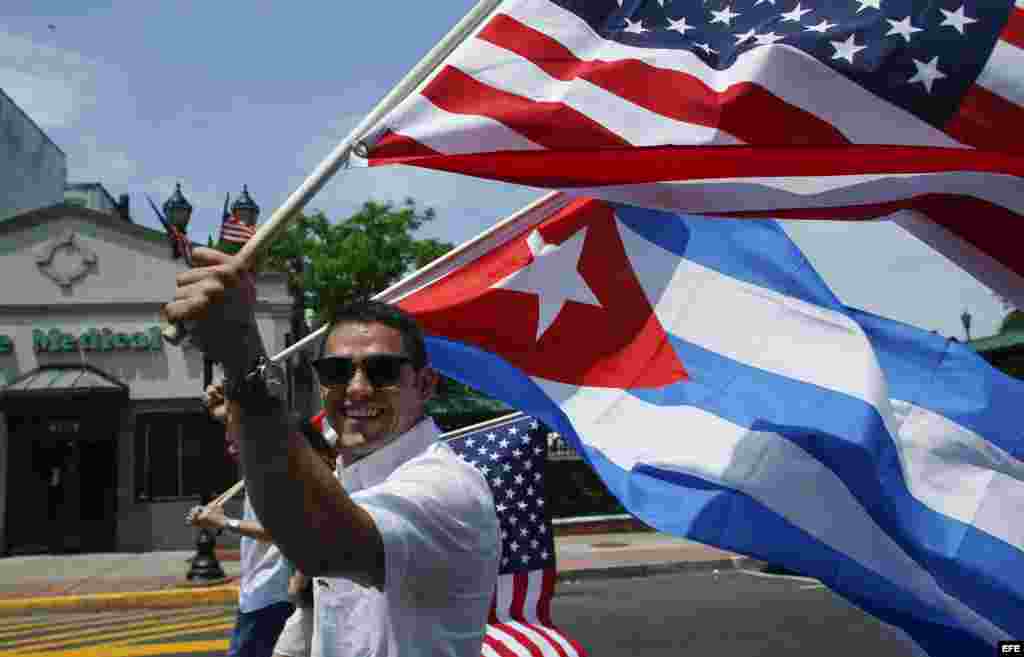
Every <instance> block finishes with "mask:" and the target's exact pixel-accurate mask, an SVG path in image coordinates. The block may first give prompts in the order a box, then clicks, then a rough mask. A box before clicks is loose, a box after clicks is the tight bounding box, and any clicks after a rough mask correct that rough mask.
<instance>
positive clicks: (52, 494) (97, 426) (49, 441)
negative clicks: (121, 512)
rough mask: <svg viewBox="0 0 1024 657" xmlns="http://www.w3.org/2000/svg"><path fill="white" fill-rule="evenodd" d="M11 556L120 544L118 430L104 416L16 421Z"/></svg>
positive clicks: (10, 481)
mask: <svg viewBox="0 0 1024 657" xmlns="http://www.w3.org/2000/svg"><path fill="white" fill-rule="evenodd" d="M8 445H9V446H10V452H9V459H8V473H7V474H8V476H7V523H6V524H7V552H8V553H9V554H38V553H46V552H49V553H64V552H107V551H113V550H114V548H115V546H116V529H117V526H116V518H117V508H116V504H117V469H116V467H117V441H116V427H114V426H110V423H109V421H107V420H105V419H103V418H102V417H101V418H97V419H95V420H89V419H85V418H82V417H66V416H61V417H57V416H45V417H41V416H11V417H9V419H8Z"/></svg>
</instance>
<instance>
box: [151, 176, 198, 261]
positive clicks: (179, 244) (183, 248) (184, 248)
mask: <svg viewBox="0 0 1024 657" xmlns="http://www.w3.org/2000/svg"><path fill="white" fill-rule="evenodd" d="M146 200H147V201H149V207H151V208H153V212H155V213H156V218H157V219H159V220H160V223H161V225H163V227H164V230H165V231H167V237H168V238H169V239H170V240H171V250H172V252H173V254H174V257H175V258H182V259H183V260H184V261H185V264H186V265H188V266H189V267H191V266H192V242H191V241H190V240H189V239H188V235H186V234H185V233H183V232H181V231H180V230H178V228H177V226H175V225H173V224H172V223H171V222H170V221H168V220H167V217H165V216H164V215H163V213H162V212H160V209H159V208H158V207H156V203H154V202H153V199H151V198H150V197H149V194H147V195H146Z"/></svg>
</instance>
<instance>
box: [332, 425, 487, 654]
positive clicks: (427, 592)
mask: <svg viewBox="0 0 1024 657" xmlns="http://www.w3.org/2000/svg"><path fill="white" fill-rule="evenodd" d="M439 435H440V432H439V431H438V429H437V425H436V424H434V421H433V420H432V419H429V418H428V419H425V420H423V421H421V422H420V423H419V424H417V425H416V426H414V427H413V428H412V429H410V430H409V431H408V432H406V433H405V434H404V435H402V436H401V437H400V438H398V439H397V440H395V441H394V442H392V443H390V444H389V445H386V446H385V447H382V448H381V449H380V450H378V451H377V452H374V453H373V454H370V455H369V456H367V457H365V458H363V459H362V460H360V461H358V462H356V463H354V464H352V465H351V466H348V467H347V468H345V469H344V470H343V471H342V473H341V480H342V485H343V486H344V487H345V490H346V491H348V493H349V495H351V496H352V499H353V500H354V501H355V502H356V503H357V504H359V505H360V506H361V507H362V508H363V509H365V510H366V511H367V512H368V513H369V514H370V515H371V516H372V517H373V520H374V522H375V523H376V525H377V529H378V531H380V534H381V537H382V538H383V541H384V553H385V564H386V565H385V580H386V581H385V585H384V590H383V591H379V590H377V589H375V588H372V587H364V586H362V585H360V584H357V583H355V582H353V581H351V580H348V579H344V578H320V577H318V578H316V579H315V581H314V586H313V592H314V602H315V604H314V606H315V610H316V617H315V621H314V629H313V652H312V657H384V656H385V655H387V656H391V657H399V656H400V657H415V656H417V655H424V656H426V655H431V656H433V655H445V656H446V657H479V655H480V647H481V643H482V642H483V636H484V629H485V624H486V622H487V615H488V613H489V611H490V605H491V599H492V596H493V594H494V590H495V586H496V584H497V578H498V558H499V551H500V536H499V531H500V530H499V527H498V520H497V516H496V514H495V511H494V498H493V496H492V495H491V491H490V488H489V487H488V486H487V482H486V481H485V480H484V478H483V475H481V474H480V473H479V472H478V471H477V470H476V468H474V467H472V466H471V465H469V464H468V463H465V462H464V461H462V460H461V459H459V457H458V456H456V455H455V452H453V451H452V449H451V448H450V447H448V445H447V444H445V443H442V442H439V441H438V437H439Z"/></svg>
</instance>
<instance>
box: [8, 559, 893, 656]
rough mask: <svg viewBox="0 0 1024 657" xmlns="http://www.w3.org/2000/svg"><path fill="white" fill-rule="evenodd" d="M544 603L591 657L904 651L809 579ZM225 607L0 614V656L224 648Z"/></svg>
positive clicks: (595, 593) (697, 579) (663, 587)
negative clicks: (30, 614)
mask: <svg viewBox="0 0 1024 657" xmlns="http://www.w3.org/2000/svg"><path fill="white" fill-rule="evenodd" d="M552 615H553V616H554V619H555V622H556V623H558V625H559V627H560V628H561V629H562V630H563V631H565V632H566V633H567V634H569V635H570V636H572V637H573V638H575V639H576V640H577V641H579V642H580V643H582V644H583V645H584V647H586V648H587V649H588V651H589V653H590V655H591V656H592V657H605V656H613V657H678V656H679V655H694V656H705V655H707V656H712V655H713V656H715V657H754V656H756V657H775V656H778V657H783V656H785V657H820V656H821V655H829V656H830V657H846V656H848V657H855V656H856V657H862V656H865V655H868V656H870V657H907V656H908V655H909V651H907V650H906V649H905V647H904V646H903V645H902V644H901V643H900V642H899V641H898V640H897V639H895V638H894V637H893V636H892V634H891V632H890V630H888V629H887V628H886V627H884V626H882V625H880V624H879V623H878V622H877V621H875V620H873V619H872V618H870V617H868V616H866V615H865V614H864V613H862V612H860V611H859V610H857V609H855V608H853V607H852V606H850V605H849V604H847V603H846V602H844V601H843V600H842V599H841V598H839V597H837V596H835V595H833V594H832V593H831V592H829V591H828V590H827V589H825V588H824V587H823V586H822V585H821V584H819V583H817V582H815V581H814V580H807V579H803V578H793V577H778V576H768V575H764V574H761V573H756V572H746V571H730V572H723V573H721V574H718V575H715V574H713V573H679V574H672V575H660V576H655V577H648V578H643V579H640V578H637V579H609V580H590V581H582V582H564V583H562V584H560V585H559V588H558V593H557V595H556V597H555V600H554V603H553V608H552ZM233 621H234V609H233V608H232V607H195V608H192V609H175V610H164V611H119V612H113V611H111V612H99V613H97V612H93V613H89V614H73V615H71V614H59V613H51V614H38V615H34V616H31V617H11V618H2V619H0V657H13V656H14V655H15V654H17V655H18V656H19V657H26V656H33V657H44V656H45V657H145V656H148V655H167V656H171V657H174V656H181V657H184V656H186V655H188V656H191V657H197V656H203V657H205V656H207V655H209V656H213V655H223V654H224V651H225V650H226V648H227V643H228V636H229V635H230V632H231V627H232V625H233Z"/></svg>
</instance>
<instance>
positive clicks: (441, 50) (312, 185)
mask: <svg viewBox="0 0 1024 657" xmlns="http://www.w3.org/2000/svg"><path fill="white" fill-rule="evenodd" d="M501 1H502V0H479V2H477V4H476V6H475V7H473V9H472V10H470V12H469V13H468V14H466V15H465V16H463V18H462V20H460V21H459V22H458V23H457V24H456V25H455V27H453V28H452V29H451V31H450V32H448V34H446V35H445V37H444V38H443V39H441V40H440V41H439V42H437V44H436V45H435V46H434V47H433V48H432V49H431V50H430V52H428V53H427V54H426V56H424V58H423V59H422V60H420V63H419V64H417V65H416V66H415V67H414V68H413V69H412V70H411V71H409V73H408V74H406V76H405V77H404V78H402V80H401V81H400V82H399V83H398V85H396V86H395V87H394V88H393V89H392V90H391V91H390V92H389V93H388V94H387V95H386V96H384V98H383V99H381V101H380V102H379V103H378V104H377V106H376V107H375V108H374V109H373V111H371V112H370V113H369V114H368V115H367V116H366V118H364V119H363V120H362V122H361V123H360V124H359V125H358V126H356V128H355V129H354V130H353V131H352V132H350V133H349V135H348V136H347V137H346V138H345V139H343V140H342V141H341V143H339V144H338V145H337V147H336V148H335V149H334V150H333V151H331V153H330V155H328V156H327V157H326V158H324V160H323V161H322V162H321V163H320V164H319V165H318V166H317V168H316V169H314V171H313V173H312V174H310V175H309V177H308V178H306V180H305V182H303V183H302V185H301V186H299V188H298V189H296V190H295V191H294V192H292V195H291V196H289V197H288V199H287V200H286V201H285V202H284V204H283V205H282V206H281V207H279V208H278V209H277V210H275V211H274V214H272V215H271V216H270V219H268V220H267V221H266V223H264V224H263V225H261V226H260V227H259V228H258V229H257V231H256V234H254V235H253V236H252V237H251V238H249V241H248V242H246V243H245V246H243V247H242V249H241V250H240V251H239V252H238V258H239V259H240V260H241V262H242V265H243V266H246V267H251V266H252V264H253V263H255V261H256V259H257V258H258V257H259V255H260V254H261V253H262V252H263V251H264V250H266V249H267V247H269V246H270V242H271V241H272V240H273V239H274V238H275V237H276V236H278V235H280V234H281V233H282V232H283V231H284V230H285V229H286V228H287V227H288V224H289V223H290V222H291V220H292V219H293V218H294V217H295V216H296V215H297V214H298V213H299V212H300V211H301V210H302V208H304V207H306V204H307V203H309V201H310V200H312V198H313V197H314V196H315V195H316V193H317V192H319V191H320V189H321V188H323V186H324V185H325V184H326V183H327V181H328V180H330V179H331V177H332V176H334V174H335V173H337V172H338V169H340V168H341V167H342V166H343V165H345V163H347V162H348V159H349V156H350V155H351V153H352V149H353V148H354V147H355V146H356V144H358V143H359V140H360V139H362V138H363V137H364V136H365V135H366V134H367V133H368V132H369V131H370V130H371V129H372V128H375V127H376V126H377V124H378V123H379V122H380V120H381V119H383V118H384V116H385V115H386V114H387V113H388V112H390V111H391V110H393V109H394V108H395V107H396V106H397V105H398V104H399V103H401V102H402V101H403V100H405V98H406V97H407V96H408V95H409V94H411V93H412V92H413V91H414V90H415V89H416V87H418V86H419V85H420V83H422V82H423V81H424V80H425V79H426V78H427V76H429V75H430V74H431V73H433V72H434V70H435V69H436V68H437V67H438V66H439V65H440V64H441V62H442V61H443V60H444V58H445V57H447V56H448V55H449V54H451V52H452V51H453V50H455V48H456V47H458V45H459V44H460V43H462V42H463V41H464V40H465V39H466V37H468V36H469V35H470V33H472V32H473V30H475V29H476V28H477V27H478V26H479V25H480V24H481V23H482V22H483V21H484V20H485V19H486V18H487V17H488V16H490V14H491V12H493V11H494V9H495V8H496V7H497V6H498V5H499V4H501ZM161 321H162V322H163V328H162V332H163V336H164V339H165V340H167V341H168V342H170V343H171V344H180V343H181V341H182V340H183V339H184V337H185V330H184V327H183V326H182V325H181V324H171V323H169V322H167V321H166V319H165V318H163V316H162V313H161ZM296 344H301V343H296Z"/></svg>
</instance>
